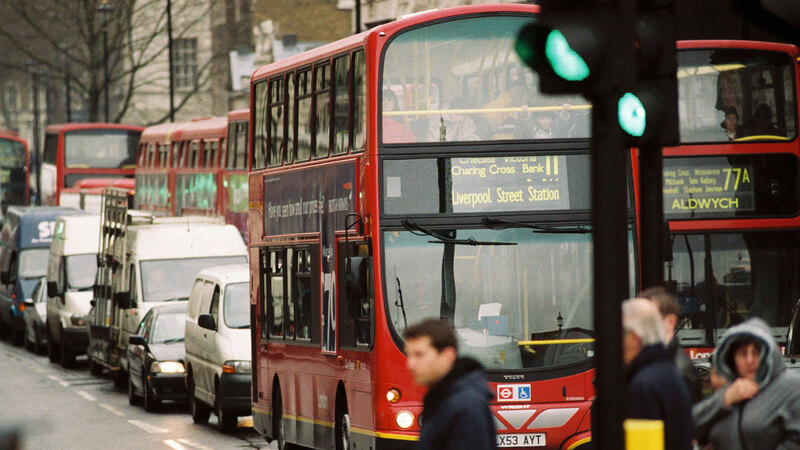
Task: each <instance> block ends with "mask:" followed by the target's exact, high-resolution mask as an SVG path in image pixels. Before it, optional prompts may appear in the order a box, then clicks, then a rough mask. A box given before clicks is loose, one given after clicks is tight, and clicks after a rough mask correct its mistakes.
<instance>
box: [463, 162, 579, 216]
mask: <svg viewBox="0 0 800 450" xmlns="http://www.w3.org/2000/svg"><path fill="white" fill-rule="evenodd" d="M449 163H450V167H449V172H450V175H451V179H452V183H453V184H452V205H453V212H455V213H471V212H488V211H515V210H534V211H535V210H558V209H569V185H568V182H567V181H568V180H567V164H566V157H565V156H522V157H493V158H452V159H450V160H449Z"/></svg>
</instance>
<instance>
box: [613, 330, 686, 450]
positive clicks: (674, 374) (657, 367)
mask: <svg viewBox="0 0 800 450" xmlns="http://www.w3.org/2000/svg"><path fill="white" fill-rule="evenodd" d="M625 391H626V392H625V407H626V409H625V417H626V418H628V419H651V420H661V421H663V422H664V444H665V445H664V448H668V449H670V450H672V449H687V450H689V449H691V448H692V419H691V417H692V412H691V411H692V409H691V400H689V391H688V389H687V388H686V385H684V384H683V381H682V380H681V377H680V375H678V371H677V370H676V369H675V366H674V365H673V364H672V361H671V360H670V358H669V353H667V349H666V348H664V346H663V345H661V344H656V345H649V346H646V347H644V348H642V351H641V352H640V353H639V355H638V356H637V357H636V358H634V360H633V361H631V363H630V365H629V366H628V367H627V373H626V377H625Z"/></svg>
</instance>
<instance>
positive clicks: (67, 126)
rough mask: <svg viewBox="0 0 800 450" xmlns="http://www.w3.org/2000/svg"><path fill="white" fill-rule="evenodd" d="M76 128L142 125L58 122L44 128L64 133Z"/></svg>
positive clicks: (120, 127) (99, 128)
mask: <svg viewBox="0 0 800 450" xmlns="http://www.w3.org/2000/svg"><path fill="white" fill-rule="evenodd" d="M77 130H131V131H143V130H144V127H142V126H139V125H128V124H124V123H99V122H98V123H94V122H91V123H77V122H71V123H58V124H54V125H48V126H47V128H45V130H44V131H45V132H46V133H64V132H68V131H77Z"/></svg>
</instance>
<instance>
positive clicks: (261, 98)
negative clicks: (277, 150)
mask: <svg viewBox="0 0 800 450" xmlns="http://www.w3.org/2000/svg"><path fill="white" fill-rule="evenodd" d="M267 87H268V84H267V83H266V82H261V83H258V84H257V85H256V86H255V99H256V100H255V111H253V154H252V155H251V158H252V161H251V167H252V168H253V170H261V169H263V168H265V167H266V164H267V161H266V158H267V130H268V127H269V124H268V123H267V111H268V107H267V102H268V100H269V98H268V96H267Z"/></svg>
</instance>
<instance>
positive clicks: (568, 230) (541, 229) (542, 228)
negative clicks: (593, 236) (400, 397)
mask: <svg viewBox="0 0 800 450" xmlns="http://www.w3.org/2000/svg"><path fill="white" fill-rule="evenodd" d="M483 226H485V227H486V228H488V229H490V230H505V229H507V228H529V229H531V230H533V232H534V233H553V234H587V233H591V232H592V228H591V227H586V226H583V225H579V226H577V227H560V226H559V227H553V226H549V225H533V224H530V223H525V222H516V221H511V220H503V219H498V218H496V217H484V218H483Z"/></svg>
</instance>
